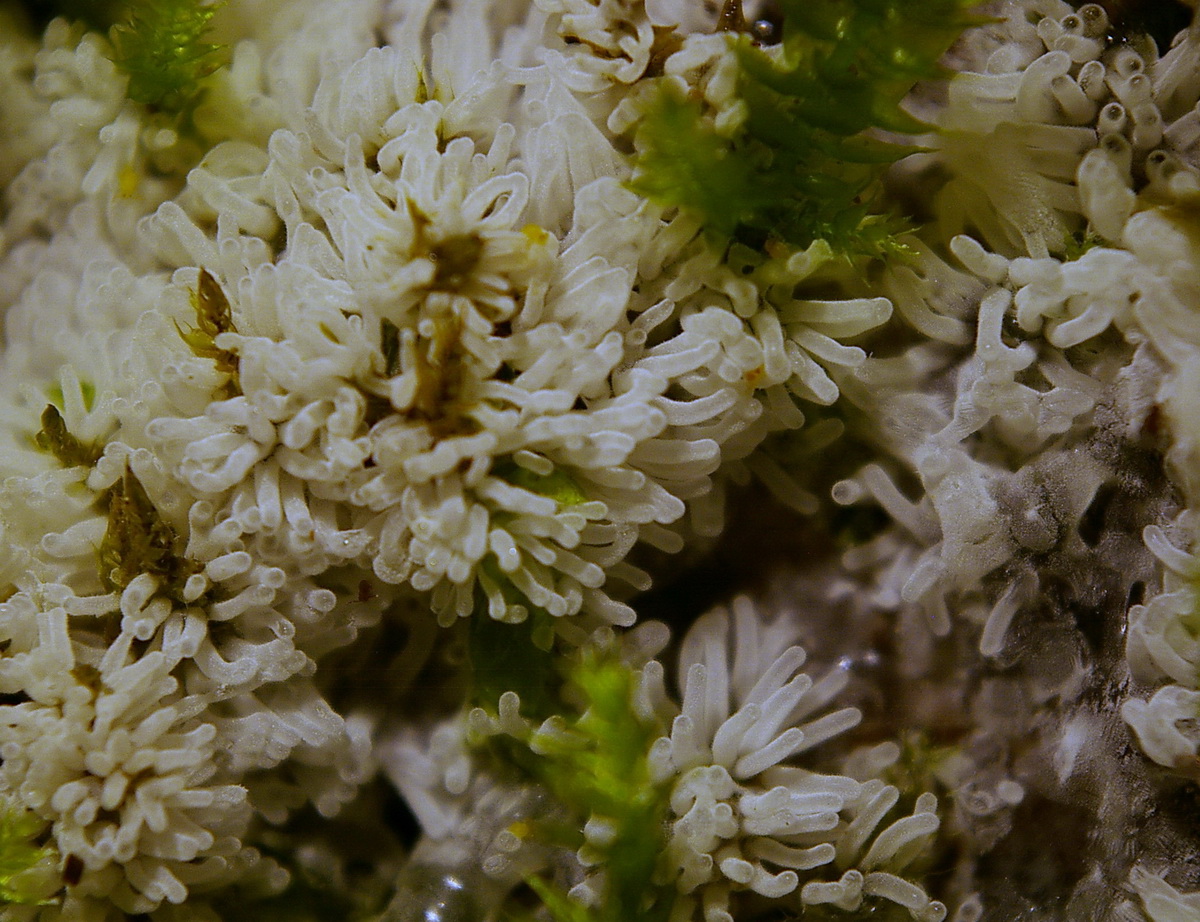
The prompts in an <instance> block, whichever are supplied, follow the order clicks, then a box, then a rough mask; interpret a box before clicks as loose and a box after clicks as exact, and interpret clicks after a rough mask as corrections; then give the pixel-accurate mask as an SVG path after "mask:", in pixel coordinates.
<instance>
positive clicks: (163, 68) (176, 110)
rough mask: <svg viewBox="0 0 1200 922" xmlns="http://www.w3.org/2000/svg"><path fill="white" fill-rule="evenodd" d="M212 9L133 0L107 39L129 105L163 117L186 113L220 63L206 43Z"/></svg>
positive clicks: (220, 54)
mask: <svg viewBox="0 0 1200 922" xmlns="http://www.w3.org/2000/svg"><path fill="white" fill-rule="evenodd" d="M218 8H219V5H218V4H210V3H203V2H196V0H135V2H133V3H131V4H130V6H129V8H128V11H127V13H126V15H125V17H124V19H123V21H120V22H118V23H117V25H115V26H113V28H112V31H111V32H110V38H111V40H112V45H113V60H114V62H115V63H116V65H117V67H119V68H120V69H121V70H122V71H123V72H124V73H125V74H126V75H127V76H128V77H129V88H128V90H127V91H126V92H127V95H128V96H129V98H130V99H132V100H133V101H134V102H140V103H143V104H145V105H147V106H149V107H151V108H153V109H156V110H159V111H162V112H167V113H169V114H180V113H183V112H185V111H187V110H188V109H189V108H190V107H191V106H192V105H193V104H194V103H195V101H196V99H197V98H198V96H199V94H200V90H201V83H202V81H203V80H204V78H205V77H208V76H209V75H211V74H212V73H214V72H215V71H216V70H217V69H218V68H219V67H221V65H222V64H223V62H224V49H223V48H222V46H220V45H216V44H213V43H211V42H209V41H207V40H206V39H207V38H208V33H209V28H210V24H211V23H210V21H211V20H212V18H213V15H214V14H215V13H216V11H217V9H218Z"/></svg>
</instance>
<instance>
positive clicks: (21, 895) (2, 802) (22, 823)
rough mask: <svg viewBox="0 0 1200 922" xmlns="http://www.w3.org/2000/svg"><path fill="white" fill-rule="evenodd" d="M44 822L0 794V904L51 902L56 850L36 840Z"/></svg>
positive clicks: (42, 829)
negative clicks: (49, 897)
mask: <svg viewBox="0 0 1200 922" xmlns="http://www.w3.org/2000/svg"><path fill="white" fill-rule="evenodd" d="M46 827H47V823H46V821H45V820H43V819H42V818H41V817H39V816H37V815H36V814H34V813H31V812H30V811H28V810H25V809H23V808H22V807H21V806H20V805H19V804H17V803H15V802H13V801H12V800H10V799H8V798H0V905H3V904H4V903H15V904H18V905H26V906H29V905H43V904H45V903H48V902H51V900H49V899H48V895H47V892H46V891H47V890H51V889H52V887H53V875H54V871H55V868H56V866H57V864H58V853H57V852H56V851H55V850H54V849H53V848H51V847H49V846H48V845H40V844H38V840H39V839H40V838H41V837H42V836H43V833H44V832H45V830H46Z"/></svg>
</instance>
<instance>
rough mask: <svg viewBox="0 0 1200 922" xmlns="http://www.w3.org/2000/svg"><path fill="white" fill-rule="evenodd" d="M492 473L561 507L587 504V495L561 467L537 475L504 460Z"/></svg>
mask: <svg viewBox="0 0 1200 922" xmlns="http://www.w3.org/2000/svg"><path fill="white" fill-rule="evenodd" d="M492 473H493V474H495V475H496V476H497V477H499V478H500V479H501V480H504V481H506V482H508V483H511V484H512V485H513V486H514V487H520V488H521V489H522V490H528V491H529V492H530V493H537V494H538V495H539V496H546V497H549V498H550V499H552V500H554V501H555V502H556V503H558V504H559V505H560V506H578V505H579V504H580V503H585V502H587V494H586V493H584V492H583V490H582V489H580V486H579V484H577V483H576V482H575V480H574V479H573V478H572V477H571V475H570V474H568V473H567V472H566V471H564V470H563V469H562V468H561V467H555V468H554V470H552V471H551V472H550V473H549V474H544V475H543V474H535V473H534V472H533V471H531V470H529V469H528V468H526V467H522V466H521V465H519V464H517V463H516V462H515V461H513V460H511V459H509V458H503V459H500V460H498V461H497V462H496V463H495V465H494V466H493V468H492Z"/></svg>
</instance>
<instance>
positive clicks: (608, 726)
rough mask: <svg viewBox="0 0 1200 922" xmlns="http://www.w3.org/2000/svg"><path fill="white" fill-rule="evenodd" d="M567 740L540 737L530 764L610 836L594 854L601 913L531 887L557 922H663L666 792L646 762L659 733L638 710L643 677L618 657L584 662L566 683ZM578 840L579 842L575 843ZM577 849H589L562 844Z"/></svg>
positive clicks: (667, 896) (667, 898) (668, 896)
mask: <svg viewBox="0 0 1200 922" xmlns="http://www.w3.org/2000/svg"><path fill="white" fill-rule="evenodd" d="M565 680H566V686H565V690H564V698H566V699H567V700H568V701H569V702H570V703H569V704H568V706H567V707H566V708H564V710H567V711H572V712H574V713H575V714H576V715H577V716H575V717H568V718H567V720H566V721H565V722H564V724H563V730H564V731H565V732H563V733H556V734H553V735H549V736H545V737H540V738H539V739H538V740H537V743H536V749H535V751H531V752H530V753H529V755H530V758H528V759H526V760H524V761H525V764H527V765H528V766H529V770H530V771H531V772H532V774H533V775H534V776H535V777H536V778H537V780H538V781H540V782H541V783H542V784H543V785H544V786H545V787H546V788H547V789H548V790H550V791H551V793H553V795H554V797H555V799H557V800H558V801H559V803H561V804H562V805H563V806H565V807H566V808H567V809H568V810H569V811H570V812H571V813H572V814H574V815H576V816H578V817H579V818H580V819H581V825H582V820H586V819H587V818H588V817H596V818H602V819H603V821H604V822H605V823H606V824H607V825H608V826H609V827H610V828H611V830H612V834H611V836H610V837H609V838H608V841H607V843H606V844H604V845H603V846H600V845H597V844H595V843H593V844H592V845H591V846H590V847H591V848H593V849H594V850H595V851H596V852H597V854H598V856H599V860H600V864H601V866H602V867H603V869H604V877H605V894H604V898H603V900H602V901H601V905H600V906H599V907H596V908H593V909H584V908H582V907H580V906H579V905H578V904H577V903H574V902H573V901H571V900H569V899H567V897H566V895H565V894H563V893H560V892H557V891H556V890H555V889H554V888H553V887H552V886H551V885H550V884H548V883H546V882H544V881H538V880H535V881H531V886H532V887H533V888H534V890H535V891H536V892H537V893H538V894H539V896H540V897H541V898H542V901H543V903H544V905H545V907H546V909H547V910H548V911H549V912H550V915H551V917H552V918H554V919H555V920H556V922H628V920H631V919H635V918H636V919H638V920H640V922H662V920H665V919H666V918H667V917H668V915H669V913H670V910H671V905H672V901H673V893H674V891H673V889H672V888H671V887H669V886H663V885H660V884H659V883H657V882H656V881H657V874H656V871H657V868H658V862H659V860H660V858H661V855H662V851H663V846H664V831H665V829H666V819H667V814H668V791H667V789H666V788H665V787H664V786H663V785H656V784H654V782H653V781H652V779H651V775H650V768H649V763H648V759H647V756H648V753H649V752H650V746H651V744H652V743H653V742H654V740H655V739H656V738H657V737H658V736H660V735H661V734H662V732H663V729H664V728H662V727H660V726H658V725H657V724H655V723H653V722H648V721H646V720H645V719H643V718H642V717H641V716H639V714H638V713H637V711H636V709H635V707H634V698H635V691H636V687H635V686H636V682H637V678H636V674H635V673H634V671H633V670H632V669H631V668H630V667H629V666H627V665H626V664H625V663H623V662H622V661H621V660H620V659H619V658H618V657H616V656H615V655H613V654H611V653H604V654H596V653H585V654H583V655H582V656H581V657H580V659H579V660H578V661H576V662H575V663H573V664H572V666H571V667H570V669H569V670H568V672H567V674H566V676H565ZM576 835H577V836H578V834H576ZM560 844H562V845H564V846H566V847H569V848H577V847H579V846H580V845H581V844H582V839H581V838H578V839H577V840H574V841H570V842H562V843H560Z"/></svg>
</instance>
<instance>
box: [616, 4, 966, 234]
mask: <svg viewBox="0 0 1200 922" xmlns="http://www.w3.org/2000/svg"><path fill="white" fill-rule="evenodd" d="M972 5H974V4H973V3H968V2H966V0H781V2H780V6H781V7H782V12H783V40H782V47H776V48H761V47H759V46H758V45H757V44H756V43H755V42H754V41H753V40H752V39H751V38H750V36H749V35H746V34H731V35H730V53H731V54H734V55H736V57H737V60H738V64H739V65H740V74H739V79H738V86H737V95H738V97H739V100H740V102H741V104H742V105H743V106H744V110H745V113H746V117H745V120H744V121H743V122H742V123H741V124H740V126H738V127H737V128H734V129H732V130H731V131H729V133H728V134H727V135H726V134H721V133H718V132H717V130H716V129H715V127H714V126H713V124H712V123H711V121H709V120H707V119H706V117H705V116H706V111H705V108H706V107H705V104H703V103H702V102H700V101H699V99H693V98H691V97H685V96H683V95H681V93H680V92H679V90H678V89H676V88H675V87H674V85H673V84H672V83H671V82H670V81H667V80H664V81H662V83H661V87H660V89H659V91H658V92H657V93H656V94H655V95H654V97H653V98H652V100H651V102H650V104H649V106H648V108H647V110H646V112H645V115H644V117H643V119H642V120H641V122H640V123H639V125H638V128H637V131H636V135H635V139H634V141H635V148H636V150H637V154H636V157H635V164H634V175H633V179H632V181H631V182H630V186H631V188H632V189H633V190H634V191H635V192H638V193H639V194H641V195H644V196H646V197H647V198H650V199H652V200H655V201H657V202H659V203H661V204H664V205H668V206H676V207H679V208H681V209H684V210H686V211H689V212H691V213H693V214H694V215H696V216H698V217H699V218H701V219H702V221H703V222H704V225H705V227H706V229H707V230H708V232H709V233H710V234H711V235H713V236H715V237H717V238H723V239H725V240H729V239H733V240H737V241H739V242H741V243H744V244H747V245H749V246H751V247H753V248H756V249H766V250H767V251H768V252H770V251H771V245H772V244H775V245H776V246H778V245H779V244H783V245H786V246H787V247H789V248H798V249H804V248H807V247H808V246H809V245H810V244H811V243H813V242H814V241H817V240H824V241H827V242H828V243H829V244H830V246H831V247H832V248H833V249H834V250H835V251H836V252H839V253H842V254H845V255H851V256H853V255H867V256H882V255H886V254H888V253H892V252H896V251H897V250H903V249H904V248H903V246H902V245H901V244H899V243H898V242H897V240H896V238H897V236H898V235H899V234H901V233H903V232H904V231H906V230H907V229H908V227H907V225H906V224H905V222H904V221H902V220H901V219H899V218H896V217H894V216H890V215H887V214H884V213H882V211H883V205H882V201H881V193H882V179H883V174H884V172H885V171H886V169H887V167H888V166H889V165H890V164H891V163H893V162H895V161H896V160H898V159H899V158H900V157H903V156H905V155H906V154H908V153H910V152H911V151H912V148H911V147H909V146H906V145H904V144H900V143H894V142H891V141H887V140H882V139H881V137H880V136H879V135H878V132H879V131H886V132H902V133H914V132H917V131H921V130H924V129H925V127H926V126H923V125H922V124H921V123H920V122H918V121H916V120H915V119H914V118H912V117H911V116H909V115H908V114H907V113H906V112H905V111H904V110H903V108H902V107H901V101H902V100H903V99H904V97H905V96H906V95H907V93H908V92H909V91H910V90H911V89H912V87H913V86H914V85H915V84H916V83H917V82H918V81H920V80H923V79H928V78H931V77H937V76H940V74H941V71H940V70H939V67H938V63H937V62H938V59H939V58H940V57H941V55H942V54H943V53H944V52H945V51H946V49H947V48H948V47H949V46H950V44H951V43H952V42H953V41H954V39H955V38H957V37H958V35H959V34H960V33H961V32H962V31H963V29H965V28H966V27H967V26H969V25H971V24H973V23H974V22H976V21H977V20H976V19H975V18H973V17H971V16H969V15H968V14H967V13H966V12H965V10H966V9H967V8H968V7H969V6H972ZM722 21H723V22H724V23H730V24H732V25H733V27H734V28H735V29H736V28H737V27H738V24H740V23H741V11H740V8H739V7H738V5H737V4H736V3H727V5H726V14H725V15H724V16H723V18H722Z"/></svg>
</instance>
